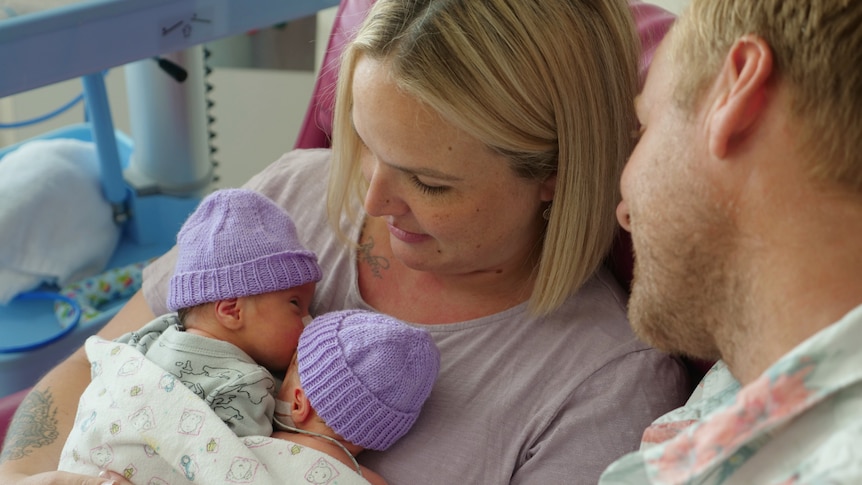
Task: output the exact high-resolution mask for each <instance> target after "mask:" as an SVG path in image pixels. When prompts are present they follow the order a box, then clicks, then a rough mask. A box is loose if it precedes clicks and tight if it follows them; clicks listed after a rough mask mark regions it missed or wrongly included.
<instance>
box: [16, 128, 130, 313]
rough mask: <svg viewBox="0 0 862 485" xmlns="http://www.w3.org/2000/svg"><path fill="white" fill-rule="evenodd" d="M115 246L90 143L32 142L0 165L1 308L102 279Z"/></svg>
mask: <svg viewBox="0 0 862 485" xmlns="http://www.w3.org/2000/svg"><path fill="white" fill-rule="evenodd" d="M119 240H120V226H118V225H117V224H116V223H114V217H113V209H111V204H109V203H108V201H107V200H106V199H105V197H104V196H103V195H102V186H101V184H100V182H99V159H98V155H97V153H96V146H95V144H93V142H88V141H81V140H76V139H63V138H60V139H50V140H32V141H29V142H27V143H24V144H22V145H21V146H20V147H18V148H17V149H15V150H13V151H11V152H9V153H8V154H6V156H4V157H3V158H2V159H0V305H4V304H6V303H8V302H9V301H10V300H11V299H12V298H14V297H15V296H16V295H17V294H18V293H21V292H23V291H27V290H31V289H33V288H36V287H37V286H39V285H40V284H42V283H49V284H57V285H59V286H64V285H67V284H69V283H71V282H73V281H76V280H78V279H80V278H86V277H88V276H93V275H95V274H98V273H101V272H102V271H104V270H105V267H106V266H107V264H108V261H109V260H110V258H111V255H112V254H113V253H114V250H115V249H116V247H117V243H118V242H119Z"/></svg>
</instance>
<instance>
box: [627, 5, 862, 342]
mask: <svg viewBox="0 0 862 485" xmlns="http://www.w3.org/2000/svg"><path fill="white" fill-rule="evenodd" d="M860 24H862V3H859V2H850V1H847V0H822V1H801V0H780V1H779V0H764V1H759V2H751V1H748V0H692V2H691V5H690V7H689V10H688V11H686V12H685V13H684V14H683V16H682V17H681V18H680V19H679V21H678V23H677V25H675V26H674V28H673V29H672V30H671V33H670V34H669V35H668V37H667V38H666V39H665V41H664V42H663V43H662V45H661V47H660V49H659V51H658V53H657V54H656V57H655V59H654V61H653V64H652V67H651V69H650V73H649V76H648V79H647V82H646V85H645V87H644V90H643V92H642V93H641V96H640V97H639V99H638V101H637V103H636V104H637V111H638V117H639V120H640V122H641V124H642V138H641V140H640V142H639V143H638V145H637V147H636V148H635V151H634V152H633V154H632V156H631V159H630V161H629V164H628V165H627V167H626V169H625V172H624V174H623V179H622V192H623V199H624V200H623V202H622V203H621V204H620V207H619V209H618V218H619V219H620V222H621V223H622V224H623V225H624V226H625V227H626V228H629V229H630V230H631V232H632V239H633V242H634V248H635V253H636V264H635V281H634V284H633V288H632V297H631V301H630V318H631V321H632V325H633V326H634V328H635V330H636V331H637V332H638V334H639V335H640V336H641V337H642V338H644V339H645V340H647V341H649V342H650V343H652V344H653V345H655V346H657V347H659V348H662V349H664V350H668V351H672V352H681V353H685V354H689V355H693V356H697V357H702V358H708V359H717V358H722V357H725V355H724V354H725V353H726V352H727V351H728V349H729V348H734V347H737V346H739V345H744V342H742V340H743V338H744V337H743V335H746V334H745V332H746V331H747V330H748V329H746V326H747V325H749V324H750V322H751V317H752V316H753V312H752V311H751V309H752V308H758V307H763V308H765V307H766V306H767V305H766V304H765V302H756V301H754V299H755V298H756V297H754V296H753V295H757V294H760V293H759V290H760V289H762V286H758V285H763V284H764V283H763V281H762V278H760V279H759V278H758V277H759V272H761V270H763V268H764V267H766V265H767V264H780V262H775V261H770V252H771V250H772V249H774V248H775V244H776V242H779V243H783V242H785V241H783V240H780V239H778V240H776V239H774V238H775V237H777V236H778V235H779V234H783V233H782V231H784V230H785V229H786V227H788V225H791V226H792V224H794V222H793V221H789V220H779V219H778V218H775V217H774V216H775V215H779V216H781V217H782V218H784V217H788V216H792V214H788V213H786V212H783V213H782V212H781V208H780V207H777V206H779V205H781V204H783V203H784V202H785V201H792V200H793V198H794V197H796V194H794V193H793V192H794V191H797V192H799V193H800V194H801V193H803V192H804V193H806V194H810V193H812V192H817V191H821V192H823V191H827V192H828V191H831V192H830V193H842V194H844V195H848V194H849V195H850V197H856V198H858V195H857V194H859V193H860V192H862V163H860V162H862V154H860V153H862V152H860V151H859V150H858V149H857V146H858V140H860V139H862V118H860V117H859V116H858V113H859V112H860V110H862V69H860V66H862V29H859V28H858V25H860ZM803 186H804V188H803ZM799 200H802V197H801V196H799V197H797V202H798V201H799ZM770 216H773V217H772V219H770ZM800 217H801V215H800ZM782 224H783V225H784V227H781V225H782Z"/></svg>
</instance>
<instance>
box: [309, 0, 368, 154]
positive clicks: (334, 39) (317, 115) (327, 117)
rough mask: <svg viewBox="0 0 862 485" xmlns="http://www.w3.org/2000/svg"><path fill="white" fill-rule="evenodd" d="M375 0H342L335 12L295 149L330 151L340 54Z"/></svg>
mask: <svg viewBox="0 0 862 485" xmlns="http://www.w3.org/2000/svg"><path fill="white" fill-rule="evenodd" d="M373 4H374V0H341V3H340V4H339V5H338V10H337V11H336V12H335V20H334V21H333V25H332V32H331V33H330V34H329V43H328V45H327V46H326V53H325V54H324V56H323V62H322V63H321V65H320V72H319V73H318V75H317V80H316V81H315V83H314V91H312V94H311V102H310V103H309V105H308V109H307V110H306V112H305V118H304V119H303V120H302V126H301V127H300V129H299V135H298V136H297V138H296V144H295V145H294V148H329V146H330V144H331V143H330V136H331V135H332V110H333V108H334V107H335V81H336V79H337V78H338V67H339V62H340V61H341V51H342V50H343V49H344V46H345V45H347V43H348V42H349V41H350V39H351V38H352V37H353V34H354V33H355V32H356V29H357V28H359V24H361V23H362V21H363V20H364V19H365V15H366V14H367V13H368V10H369V9H370V8H371V5H373Z"/></svg>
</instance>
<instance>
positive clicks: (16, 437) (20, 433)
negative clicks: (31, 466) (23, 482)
mask: <svg viewBox="0 0 862 485" xmlns="http://www.w3.org/2000/svg"><path fill="white" fill-rule="evenodd" d="M58 436H59V433H58V432H57V408H56V406H54V396H53V395H52V394H51V391H50V389H46V390H44V391H42V390H36V389H34V390H33V391H31V392H30V393H29V394H27V397H25V398H24V400H23V401H22V402H21V405H20V406H19V407H18V411H17V412H16V413H15V419H13V420H12V423H11V425H10V426H9V431H8V432H7V433H6V442H5V444H4V446H3V452H2V453H0V463H4V462H6V461H7V460H17V459H20V458H24V457H25V456H27V455H29V454H30V453H31V452H32V450H33V448H40V447H42V446H47V445H50V444H51V443H53V442H54V440H56V439H57V437H58Z"/></svg>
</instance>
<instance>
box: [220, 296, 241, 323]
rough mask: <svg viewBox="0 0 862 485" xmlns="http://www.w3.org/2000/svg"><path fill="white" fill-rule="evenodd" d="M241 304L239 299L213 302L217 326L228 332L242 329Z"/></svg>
mask: <svg viewBox="0 0 862 485" xmlns="http://www.w3.org/2000/svg"><path fill="white" fill-rule="evenodd" d="M241 307H242V304H241V301H240V299H239V298H230V299H227V300H219V301H217V302H215V314H216V319H217V320H218V322H219V324H221V325H222V326H223V327H225V328H227V329H228V330H239V329H240V328H242V319H241V318H240V315H241V313H242V311H241V310H242V308H241Z"/></svg>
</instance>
